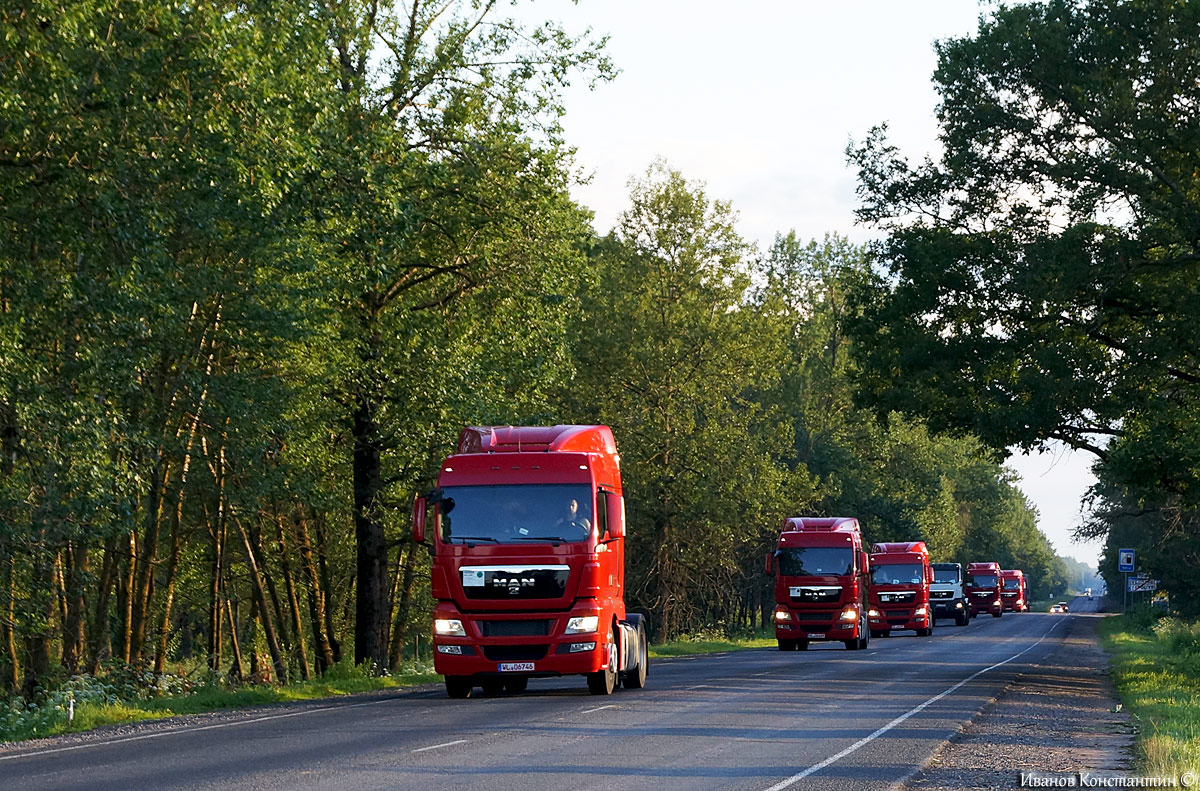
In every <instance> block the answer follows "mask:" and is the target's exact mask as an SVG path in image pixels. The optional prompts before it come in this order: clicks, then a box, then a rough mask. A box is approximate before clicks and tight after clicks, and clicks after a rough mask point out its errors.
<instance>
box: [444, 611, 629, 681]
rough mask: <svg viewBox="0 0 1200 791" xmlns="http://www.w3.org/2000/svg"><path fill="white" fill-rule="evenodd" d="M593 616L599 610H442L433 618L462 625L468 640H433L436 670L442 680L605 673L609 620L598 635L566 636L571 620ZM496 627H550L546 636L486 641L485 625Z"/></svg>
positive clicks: (601, 618) (602, 620)
mask: <svg viewBox="0 0 1200 791" xmlns="http://www.w3.org/2000/svg"><path fill="white" fill-rule="evenodd" d="M595 614H596V612H595V610H587V611H583V610H580V611H575V610H572V611H571V612H567V613H521V614H519V615H516V614H511V613H508V614H503V615H501V614H496V615H491V614H486V615H485V614H475V615H463V614H461V613H459V612H458V611H457V610H456V609H453V608H442V607H439V608H438V609H437V610H436V611H435V612H434V618H435V619H439V618H441V619H455V620H459V621H461V622H462V624H463V629H464V631H465V632H466V636H449V635H440V634H434V636H433V645H434V654H433V669H434V671H435V672H437V673H440V674H441V675H443V676H506V675H514V674H516V675H521V676H567V675H578V674H583V673H594V672H596V671H598V670H603V669H605V668H606V667H607V666H608V656H609V650H608V642H607V639H608V634H609V629H608V628H606V620H605V619H606V617H609V618H610V617H611V616H605V615H603V614H601V615H600V616H599V624H600V628H599V631H597V632H585V633H580V634H564V633H563V630H564V629H565V627H566V622H567V620H568V619H569V618H571V617H575V616H580V615H595ZM496 622H502V623H505V624H512V623H517V622H528V623H534V622H536V623H538V624H541V623H544V622H548V623H549V625H548V626H547V628H546V630H545V631H546V634H528V635H496V636H485V634H484V632H485V628H486V627H485V623H487V624H489V625H490V624H494V623H496ZM524 631H531V630H524ZM589 644H590V645H589ZM572 649H574V650H572Z"/></svg>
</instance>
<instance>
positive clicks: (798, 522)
mask: <svg viewBox="0 0 1200 791" xmlns="http://www.w3.org/2000/svg"><path fill="white" fill-rule="evenodd" d="M766 565H767V573H768V574H772V573H774V577H775V639H776V641H777V642H778V643H779V650H780V651H796V650H800V651H804V650H806V649H807V648H808V644H809V643H810V642H812V641H814V640H840V641H842V642H843V643H845V644H846V648H848V649H851V650H857V649H863V648H866V647H867V642H868V640H869V639H870V637H869V633H868V627H867V616H866V613H867V553H866V552H865V551H864V550H863V543H862V533H861V532H860V531H859V528H858V520H857V519H852V518H848V517H832V518H815V517H803V518H801V517H794V518H791V519H785V520H783V529H782V530H781V532H780V534H779V539H778V541H777V542H776V547H775V551H774V552H772V553H770V554H768V555H767V559H766Z"/></svg>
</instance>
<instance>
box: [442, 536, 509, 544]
mask: <svg viewBox="0 0 1200 791" xmlns="http://www.w3.org/2000/svg"><path fill="white" fill-rule="evenodd" d="M456 538H457V539H458V540H459V541H491V542H493V543H496V544H499V543H500V539H498V538H492V537H491V536H450V540H451V541H453V540H454V539H456Z"/></svg>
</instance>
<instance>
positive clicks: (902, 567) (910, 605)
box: [867, 541, 933, 637]
mask: <svg viewBox="0 0 1200 791" xmlns="http://www.w3.org/2000/svg"><path fill="white" fill-rule="evenodd" d="M932 582H933V569H932V568H931V567H930V565H929V551H928V550H927V549H926V548H925V542H924V541H909V542H901V543H887V544H875V545H874V546H872V547H871V585H870V592H869V594H868V601H869V603H870V608H869V610H868V611H867V616H868V620H869V624H870V630H871V636H872V637H886V636H888V634H890V633H891V632H892V631H894V630H896V629H913V630H915V631H916V633H917V634H918V635H920V636H921V637H928V636H929V635H931V634H933V612H932V611H931V609H930V606H929V586H930V584H931V583H932Z"/></svg>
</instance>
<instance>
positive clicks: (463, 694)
mask: <svg viewBox="0 0 1200 791" xmlns="http://www.w3.org/2000/svg"><path fill="white" fill-rule="evenodd" d="M473 686H474V685H473V684H472V683H471V677H470V676H446V694H447V695H449V696H450V697H452V698H469V697H471V688H472V687H473Z"/></svg>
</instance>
